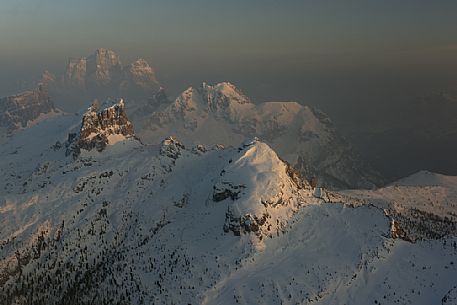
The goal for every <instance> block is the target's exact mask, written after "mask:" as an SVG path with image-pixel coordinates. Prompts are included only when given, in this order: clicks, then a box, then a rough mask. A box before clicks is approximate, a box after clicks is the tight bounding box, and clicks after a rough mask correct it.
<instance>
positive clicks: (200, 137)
mask: <svg viewBox="0 0 457 305" xmlns="http://www.w3.org/2000/svg"><path fill="white" fill-rule="evenodd" d="M132 115H133V116H132V119H133V122H134V123H135V125H137V126H139V127H140V128H138V130H139V136H140V137H141V138H142V139H143V140H144V141H145V142H147V143H160V141H161V140H162V139H163V138H164V137H166V136H168V135H175V136H176V137H178V138H180V139H183V141H184V142H185V144H190V145H195V144H199V143H205V144H209V145H214V144H224V145H226V146H237V145H238V144H239V143H241V142H242V141H244V140H245V139H246V138H253V137H255V136H257V137H259V138H260V139H261V140H262V141H265V142H266V143H268V144H269V145H270V146H271V147H272V148H273V149H274V150H275V151H276V152H277V153H278V154H279V155H280V156H281V158H283V159H285V160H287V161H288V162H289V163H291V164H292V165H294V166H295V167H296V168H297V169H298V170H299V171H300V172H301V173H302V174H303V175H305V176H306V177H307V178H309V179H310V178H312V177H318V178H319V181H320V182H319V183H320V184H322V185H331V186H335V187H343V188H346V187H368V188H370V187H373V185H374V184H373V182H375V183H377V182H379V180H378V179H377V177H376V175H375V174H373V173H372V172H371V171H370V170H369V168H368V166H366V165H363V162H361V161H360V160H359V159H358V158H357V156H356V155H355V153H354V152H353V151H352V149H351V147H350V146H349V145H348V143H346V142H345V141H344V140H343V139H342V138H341V137H339V136H338V134H337V132H336V130H335V129H334V128H333V126H332V123H331V121H330V119H329V118H328V117H327V116H326V115H325V114H323V113H321V112H319V111H318V110H316V109H312V108H310V107H307V106H302V105H300V104H298V103H295V102H265V103H261V104H259V105H256V104H254V103H252V102H251V101H250V99H249V98H248V97H247V96H245V95H244V94H243V93H242V92H241V91H240V90H239V89H238V88H236V87H235V86H234V85H233V84H230V83H227V82H224V83H219V84H216V85H214V86H212V85H208V84H206V83H203V84H202V85H201V86H200V87H198V88H193V87H190V88H188V89H187V90H185V91H184V92H183V93H182V94H181V95H180V96H179V97H178V98H177V99H176V100H175V101H174V102H170V103H168V104H166V103H163V102H162V103H161V106H160V107H158V108H156V109H154V112H152V113H151V114H148V113H145V112H142V111H141V112H138V111H137V112H135V113H132Z"/></svg>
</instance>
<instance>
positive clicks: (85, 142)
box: [77, 100, 135, 151]
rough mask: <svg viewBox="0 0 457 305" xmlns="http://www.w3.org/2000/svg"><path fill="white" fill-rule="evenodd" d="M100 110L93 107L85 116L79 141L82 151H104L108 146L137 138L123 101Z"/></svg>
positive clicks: (95, 106)
mask: <svg viewBox="0 0 457 305" xmlns="http://www.w3.org/2000/svg"><path fill="white" fill-rule="evenodd" d="M98 108H99V106H97V105H92V106H91V107H90V108H89V109H88V110H87V112H86V113H85V114H84V116H83V120H82V125H81V129H80V131H79V137H78V140H77V144H78V147H79V148H80V149H85V150H92V149H94V148H95V149H97V150H98V151H102V150H103V149H104V148H105V147H106V145H108V144H115V143H116V142H119V141H122V140H125V139H127V138H132V137H134V136H135V133H134V131H133V125H132V123H130V121H129V120H128V118H127V114H126V112H125V107H124V102H123V100H120V101H119V102H118V103H115V104H113V105H111V106H109V107H106V108H103V109H98Z"/></svg>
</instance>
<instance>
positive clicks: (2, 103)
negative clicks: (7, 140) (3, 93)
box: [0, 85, 58, 132]
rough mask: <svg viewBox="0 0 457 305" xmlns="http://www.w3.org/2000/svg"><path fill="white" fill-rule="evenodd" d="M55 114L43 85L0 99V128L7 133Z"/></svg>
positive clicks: (52, 104)
mask: <svg viewBox="0 0 457 305" xmlns="http://www.w3.org/2000/svg"><path fill="white" fill-rule="evenodd" d="M57 113H58V110H57V109H56V108H55V107H54V103H53V102H52V101H51V99H50V98H49V95H48V91H47V89H46V87H45V86H44V85H39V86H38V88H36V89H33V90H30V91H25V92H22V93H19V94H17V95H14V96H9V97H4V98H1V99H0V127H3V128H6V130H7V131H8V132H11V131H13V130H15V129H19V128H25V127H27V126H28V125H30V124H33V123H34V122H35V121H37V120H39V119H44V118H46V117H49V116H53V115H56V114H57Z"/></svg>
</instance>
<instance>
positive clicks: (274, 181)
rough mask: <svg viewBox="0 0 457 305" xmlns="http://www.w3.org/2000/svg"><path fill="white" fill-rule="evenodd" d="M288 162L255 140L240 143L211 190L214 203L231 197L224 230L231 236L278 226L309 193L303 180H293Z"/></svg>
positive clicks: (261, 233)
mask: <svg viewBox="0 0 457 305" xmlns="http://www.w3.org/2000/svg"><path fill="white" fill-rule="evenodd" d="M290 173H291V171H290V169H289V165H288V164H287V163H286V162H284V161H282V160H281V159H280V158H279V157H278V155H277V154H276V152H275V151H274V150H273V149H271V148H270V146H268V145H267V144H265V143H263V142H261V141H260V140H259V139H257V138H254V139H253V140H250V141H247V142H244V143H243V144H242V145H241V146H240V147H239V148H238V150H237V151H236V153H235V154H234V156H233V158H231V159H230V160H229V164H228V165H227V166H226V167H225V168H224V169H223V170H222V172H221V174H220V176H221V178H220V179H219V181H217V182H216V184H215V185H214V187H213V189H214V192H213V200H214V201H216V202H219V201H223V200H231V201H232V203H231V204H229V206H228V211H227V213H226V219H225V225H224V230H225V231H226V232H229V231H232V232H233V233H234V234H235V235H241V234H242V233H249V232H253V233H255V235H257V236H258V237H260V238H262V237H263V236H267V235H271V232H270V230H271V227H273V228H275V229H274V230H273V231H276V230H278V229H280V227H281V226H282V224H283V223H285V222H286V221H287V220H288V219H289V218H290V217H291V216H292V215H293V214H294V213H295V211H296V210H297V208H298V207H299V206H300V205H301V204H302V203H303V202H302V201H301V198H304V197H306V196H310V194H311V187H310V186H309V184H308V183H307V182H306V181H302V182H300V183H297V177H295V176H292V175H291V174H290Z"/></svg>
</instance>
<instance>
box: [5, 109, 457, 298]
mask: <svg viewBox="0 0 457 305" xmlns="http://www.w3.org/2000/svg"><path fill="white" fill-rule="evenodd" d="M80 124H81V121H80V118H79V117H75V116H70V115H64V116H60V117H56V118H52V119H48V120H46V121H43V122H41V123H40V124H38V125H36V126H33V127H31V128H29V129H25V130H22V131H20V132H18V133H17V134H16V135H15V136H14V137H12V138H11V139H8V141H7V143H5V145H2V146H0V156H1V158H0V169H1V173H2V175H3V176H2V177H4V179H3V180H0V223H1V224H2V226H1V229H0V296H2V298H0V304H2V305H3V304H8V305H9V304H30V303H32V304H94V303H97V304H142V303H143V304H153V303H155V304H189V303H190V304H234V303H238V304H272V305H273V304H280V303H286V304H296V303H299V304H356V305H357V304H360V305H365V304H376V303H381V304H405V303H412V304H424V305H428V304H431V303H432V304H435V303H438V304H439V303H440V302H443V303H444V304H449V302H452V300H453V298H454V299H455V274H456V271H457V266H456V257H457V239H456V237H455V234H450V235H446V236H442V237H440V238H441V239H437V240H436V239H433V238H434V237H433V236H431V237H425V238H421V239H417V240H415V242H414V243H412V242H409V241H405V240H404V239H401V238H393V237H392V235H391V220H392V219H393V218H392V217H393V216H392V214H388V215H386V214H385V212H384V210H385V208H386V207H387V208H388V207H389V206H387V205H382V203H381V201H378V200H377V199H376V198H374V197H370V198H367V197H366V194H371V193H372V192H375V191H351V192H339V193H334V192H333V193H331V192H328V191H326V190H321V194H323V196H319V197H322V198H323V199H321V198H316V197H315V196H314V195H313V192H314V194H317V193H318V192H317V191H316V190H313V189H312V188H311V186H310V185H309V184H308V183H307V182H306V181H304V180H301V179H300V177H299V175H298V174H297V173H296V172H295V171H294V170H293V169H292V168H291V167H290V166H289V165H288V164H287V163H285V162H283V161H281V159H279V158H278V156H277V154H276V153H275V151H274V150H272V149H271V148H270V146H269V145H267V144H266V143H264V142H262V141H259V140H257V139H254V140H250V141H247V142H246V141H244V142H243V144H241V146H239V147H238V146H236V147H235V148H230V147H229V148H223V147H222V146H220V145H219V146H204V145H197V146H188V145H184V144H183V143H181V142H180V140H181V139H179V140H178V139H177V138H175V137H167V138H165V140H162V141H161V144H160V145H144V144H141V143H140V142H139V141H121V142H117V143H115V144H114V145H107V146H106V148H105V149H104V150H103V151H101V152H96V151H95V152H94V151H88V152H83V153H81V154H80V155H79V156H78V157H76V158H75V159H73V158H68V157H66V156H65V147H64V146H59V145H56V140H59V141H64V140H65V139H66V137H67V135H68V133H71V132H72V131H73V130H75V128H76V129H77V128H79V127H80ZM449 179H452V178H450V177H449ZM450 187H451V186H449V190H450ZM378 191H380V192H382V189H381V190H378ZM358 192H360V193H358ZM328 194H334V196H337V195H339V196H340V197H339V198H340V199H339V201H335V202H334V203H329V202H325V201H328V200H326V198H325V197H326V196H330V195H328ZM392 194H393V195H392V196H394V195H395V193H392ZM414 194H415V193H411V194H410V196H409V197H408V198H406V199H405V200H404V202H405V204H406V203H410V204H411V206H413V203H414V202H415V201H417V200H418V199H420V198H421V197H420V195H419V196H418V197H415V196H414ZM416 194H417V193H416ZM364 196H365V197H364ZM396 196H397V197H396V199H398V200H400V199H401V196H398V194H397V195H396ZM351 198H355V199H358V200H359V201H358V202H360V204H358V205H353V206H351V201H350V199H351ZM383 202H384V201H383ZM443 204H444V203H443ZM451 209H452V208H450V210H451ZM431 211H432V212H434V211H433V209H431ZM266 213H267V214H268V215H269V216H270V217H266V219H265V223H263V224H262V223H261V222H262V216H263V215H265V214H266ZM434 213H435V212H434ZM436 213H439V211H437V212H436ZM246 215H248V216H249V217H246ZM227 216H229V217H228V220H229V221H227ZM232 216H233V217H232ZM405 217H408V215H406V214H405ZM256 218H257V219H256ZM259 220H260V222H259ZM227 224H228V226H227ZM270 225H271V227H270V230H268V226H270ZM237 226H239V234H236V232H237V231H236V230H235V228H236V227H237ZM227 227H228V229H229V230H228V231H227ZM231 228H233V229H234V230H232V229H231ZM234 233H235V234H234ZM445 302H447V303H445ZM450 304H452V303H450Z"/></svg>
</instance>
